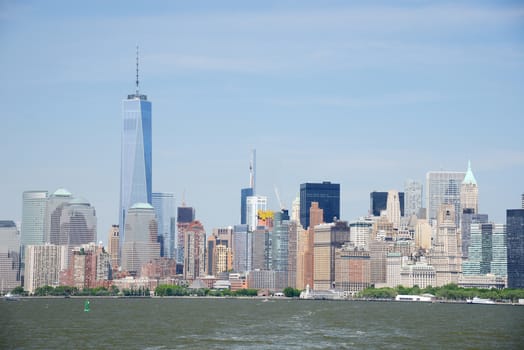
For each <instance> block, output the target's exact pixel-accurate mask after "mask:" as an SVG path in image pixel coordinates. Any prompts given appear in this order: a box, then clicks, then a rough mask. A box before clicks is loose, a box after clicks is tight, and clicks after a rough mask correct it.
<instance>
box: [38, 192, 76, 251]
mask: <svg viewBox="0 0 524 350" xmlns="http://www.w3.org/2000/svg"><path fill="white" fill-rule="evenodd" d="M72 199H73V195H72V194H71V192H69V191H68V190H66V189H63V188H60V189H58V190H56V191H55V192H54V193H53V194H52V195H50V196H49V198H48V199H47V206H46V214H45V234H44V240H45V243H51V244H67V242H64V241H65V238H64V237H60V219H61V217H62V210H63V209H64V206H65V205H67V203H69V202H70V201H71V200H72Z"/></svg>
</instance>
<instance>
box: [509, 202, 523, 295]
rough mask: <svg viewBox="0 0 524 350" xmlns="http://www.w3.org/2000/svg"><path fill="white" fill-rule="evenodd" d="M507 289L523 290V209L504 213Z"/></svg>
mask: <svg viewBox="0 0 524 350" xmlns="http://www.w3.org/2000/svg"><path fill="white" fill-rule="evenodd" d="M506 234H507V236H506V242H507V243H506V244H507V247H508V249H507V263H508V265H507V266H508V287H509V288H524V209H508V210H507V211H506Z"/></svg>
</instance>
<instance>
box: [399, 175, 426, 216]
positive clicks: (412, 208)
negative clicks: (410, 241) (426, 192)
mask: <svg viewBox="0 0 524 350" xmlns="http://www.w3.org/2000/svg"><path fill="white" fill-rule="evenodd" d="M399 195H400V194H399ZM420 209H422V184H421V183H420V182H418V181H415V180H406V181H405V182H404V216H408V217H409V216H412V215H417V216H418V215H419V213H420Z"/></svg>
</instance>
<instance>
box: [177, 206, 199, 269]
mask: <svg viewBox="0 0 524 350" xmlns="http://www.w3.org/2000/svg"><path fill="white" fill-rule="evenodd" d="M194 220H195V209H194V208H193V207H186V204H185V202H182V206H181V207H178V208H177V217H176V230H177V232H176V261H177V262H178V263H180V264H183V263H184V242H185V233H186V230H187V228H188V227H189V224H190V223H191V222H193V221H194Z"/></svg>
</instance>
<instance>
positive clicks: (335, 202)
mask: <svg viewBox="0 0 524 350" xmlns="http://www.w3.org/2000/svg"><path fill="white" fill-rule="evenodd" d="M311 202H318V206H319V207H320V208H321V209H323V210H324V221H325V222H326V223H330V222H333V219H334V218H335V217H336V218H340V184H334V183H331V182H327V181H325V182H322V183H303V184H301V185H300V224H301V225H302V227H304V228H305V229H307V228H308V227H309V208H310V207H311Z"/></svg>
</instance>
